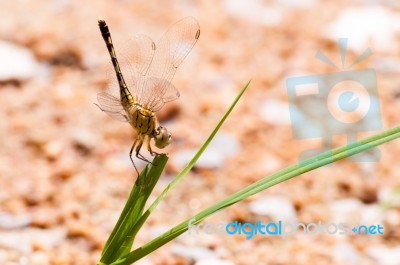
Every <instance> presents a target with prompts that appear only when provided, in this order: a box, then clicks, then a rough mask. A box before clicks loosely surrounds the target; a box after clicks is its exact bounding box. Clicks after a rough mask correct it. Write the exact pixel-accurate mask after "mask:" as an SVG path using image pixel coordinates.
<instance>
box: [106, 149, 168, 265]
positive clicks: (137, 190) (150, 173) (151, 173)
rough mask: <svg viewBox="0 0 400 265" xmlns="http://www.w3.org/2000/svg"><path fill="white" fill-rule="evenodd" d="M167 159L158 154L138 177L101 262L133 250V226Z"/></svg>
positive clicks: (110, 260) (113, 259) (109, 261)
mask: <svg viewBox="0 0 400 265" xmlns="http://www.w3.org/2000/svg"><path fill="white" fill-rule="evenodd" d="M167 160H168V157H167V156H166V155H164V154H162V155H158V156H156V157H155V158H154V160H153V165H151V164H148V165H147V166H146V167H145V168H144V170H143V171H142V172H141V174H140V175H139V177H138V178H137V180H136V182H135V184H134V185H133V187H132V191H131V193H130V195H129V198H128V201H127V203H126V204H125V207H124V209H123V210H122V213H121V215H120V217H119V219H118V222H117V224H116V225H115V227H114V229H113V231H112V233H111V235H110V237H109V238H108V240H107V243H106V245H105V247H104V249H103V252H102V256H101V259H100V262H101V263H103V264H110V263H111V262H113V261H115V260H117V259H118V258H119V257H121V256H123V255H125V254H127V253H129V251H130V250H131V247H132V244H133V240H134V236H132V231H133V227H134V226H135V224H136V223H137V221H138V220H139V218H140V217H141V216H142V213H143V211H144V207H145V204H146V201H147V199H148V198H149V196H150V194H151V192H152V191H153V188H154V186H155V185H156V183H157V181H158V179H159V178H160V175H161V173H162V171H163V169H164V167H165V165H166V163H167Z"/></svg>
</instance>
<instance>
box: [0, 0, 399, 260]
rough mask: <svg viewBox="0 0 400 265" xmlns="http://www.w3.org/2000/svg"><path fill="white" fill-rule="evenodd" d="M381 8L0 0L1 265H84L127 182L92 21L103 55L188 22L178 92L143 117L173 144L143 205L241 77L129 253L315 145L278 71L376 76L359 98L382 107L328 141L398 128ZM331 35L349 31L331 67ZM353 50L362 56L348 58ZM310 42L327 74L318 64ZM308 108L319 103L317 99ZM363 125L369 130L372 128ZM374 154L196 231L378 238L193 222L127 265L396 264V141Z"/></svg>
mask: <svg viewBox="0 0 400 265" xmlns="http://www.w3.org/2000/svg"><path fill="white" fill-rule="evenodd" d="M394 2H395V1H384V0H381V1H366V0H365V1H362V0H359V1H356V0H354V1H333V0H332V1H322V0H319V1H318V0H307V1H299V0H292V1H291V0H265V1H262V0H251V1H240V0H225V1H208V0H206V1H151V2H150V1H94V0H92V1H85V2H83V1H65V0H55V1H44V0H38V1H22V0H21V1H2V2H1V3H0V40H1V42H0V106H1V111H0V139H1V144H0V146H1V148H0V264H5V265H11V264H35V265H36V264H95V263H96V262H97V261H98V260H99V257H100V253H101V250H102V247H103V245H104V243H105V241H106V239H107V237H108V235H109V233H110V232H111V230H112V227H113V225H114V224H115V222H116V220H117V218H118V216H119V213H120V211H121V209H122V207H123V205H124V202H125V200H126V198H127V196H128V194H129V191H130V188H131V186H132V184H133V182H134V181H135V176H136V173H135V171H134V168H133V167H132V164H131V162H130V160H129V157H128V152H129V149H130V147H131V144H132V141H133V139H134V132H133V130H132V128H131V127H130V126H129V125H128V124H127V123H122V122H118V121H115V120H113V119H111V118H110V117H108V116H107V115H106V114H104V113H102V112H101V111H100V110H99V109H98V108H97V107H96V106H95V105H94V104H93V103H95V102H96V95H97V93H99V92H101V91H104V90H106V89H107V87H108V80H109V76H108V75H107V70H106V68H107V65H108V63H109V57H108V53H107V51H106V47H105V45H104V43H103V40H102V38H101V35H100V32H99V30H98V28H97V18H98V17H99V16H101V17H103V18H104V19H105V20H106V21H107V23H108V24H109V27H110V30H111V34H112V36H113V39H114V42H115V43H116V49H117V54H118V51H119V50H120V49H119V47H123V46H122V45H123V43H124V41H126V40H127V39H128V38H129V37H131V36H133V35H134V34H138V33H142V34H147V35H149V36H151V37H152V38H153V39H154V40H158V39H159V38H160V37H161V35H162V34H163V32H165V30H166V29H167V28H168V27H169V26H170V25H171V24H173V23H174V22H175V21H178V20H179V19H181V18H183V17H186V16H193V17H195V18H196V19H197V20H198V22H199V24H200V28H201V36H200V39H199V41H198V42H197V44H196V46H195V47H194V48H193V50H192V51H191V53H190V54H189V56H188V57H187V58H186V59H185V61H184V63H183V64H182V65H181V66H180V67H179V69H178V71H177V74H176V76H175V77H174V79H173V81H172V83H173V84H174V85H175V86H176V87H177V88H178V89H179V91H180V94H181V97H180V98H179V100H177V101H174V102H172V103H169V104H167V105H166V106H165V107H164V108H163V109H162V110H161V111H159V112H158V113H157V115H158V117H159V121H160V123H161V124H163V125H164V126H166V127H167V128H168V129H169V130H170V131H171V132H172V134H173V138H174V140H173V142H172V143H171V145H170V146H169V147H168V148H166V152H168V153H169V156H170V159H169V162H168V165H167V168H166V171H165V174H164V175H163V176H162V177H161V179H160V182H159V183H158V184H157V186H156V188H155V191H154V196H152V197H151V198H150V199H151V200H153V199H154V198H155V196H156V195H157V194H159V193H160V192H161V191H162V190H163V188H164V187H165V186H166V185H167V184H168V183H169V181H171V180H172V178H173V177H174V176H175V175H176V174H177V173H178V172H179V171H180V170H181V169H182V168H183V166H184V165H185V163H186V162H187V161H188V159H190V158H191V155H192V154H193V152H194V151H195V150H196V149H197V148H198V147H199V146H200V145H201V144H202V143H203V141H204V140H205V139H206V138H207V137H208V135H209V133H211V131H212V130H213V128H214V126H215V125H216V124H217V122H218V120H219V119H220V117H222V115H223V113H224V111H225V110H226V109H227V107H228V106H229V104H230V103H231V102H232V100H233V99H234V97H235V96H236V94H237V93H238V91H239V90H240V88H241V87H242V86H243V85H244V84H245V83H246V82H247V81H248V80H249V79H251V80H252V83H251V85H250V87H249V89H248V91H247V92H246V93H245V95H244V96H243V98H242V99H241V101H240V102H239V104H238V106H237V107H236V109H235V110H234V111H233V113H232V115H231V116H230V117H229V119H228V120H227V121H226V123H225V124H224V126H223V127H222V128H221V130H220V132H219V134H218V136H217V138H216V139H215V140H214V142H213V144H212V146H211V147H210V149H209V151H208V152H207V153H206V154H205V155H204V157H203V158H202V159H201V160H200V161H199V163H198V165H197V166H196V167H195V169H194V170H193V171H192V172H190V173H189V174H188V175H187V176H186V177H185V179H184V180H183V181H182V182H181V183H180V184H179V185H178V186H177V187H176V189H175V190H174V191H173V192H171V194H169V195H168V196H167V198H166V199H165V201H163V202H162V203H161V204H160V206H159V207H158V208H157V210H156V211H155V212H154V214H153V215H152V216H151V217H150V218H149V220H148V222H147V223H146V225H145V227H144V229H143V230H142V231H141V232H140V233H139V235H138V238H137V242H135V247H138V246H140V245H141V244H143V243H145V242H148V241H149V240H151V239H152V238H154V237H155V236H157V235H159V234H160V233H162V232H163V231H166V230H167V229H168V228H170V227H172V226H174V225H176V224H178V223H179V222H181V221H182V220H184V219H186V218H188V217H190V216H191V215H193V214H195V213H197V212H198V211H200V210H201V209H203V208H205V207H207V206H209V205H211V204H212V203H215V202H217V201H218V200H220V199H222V198H224V197H226V196H227V195H229V194H231V193H233V192H235V191H238V190H239V189H241V188H243V187H245V186H246V185H249V184H251V183H252V182H254V181H256V180H259V179H261V178H263V177H265V176H268V175H269V174H271V173H273V172H275V171H276V170H278V169H281V168H283V167H285V166H288V165H290V164H293V163H297V162H298V159H299V156H300V154H301V153H302V152H303V151H305V150H307V149H310V148H319V147H321V144H322V142H323V141H321V139H327V138H326V137H325V138H322V135H326V134H328V135H329V134H330V133H331V131H330V130H325V131H321V132H320V137H315V139H298V138H296V135H295V134H294V133H293V132H294V131H293V130H292V129H294V130H296V129H295V128H294V127H293V126H294V124H293V122H291V120H290V115H289V114H290V113H289V107H288V106H289V105H288V102H289V101H290V99H289V96H288V93H287V89H286V88H287V83H286V81H287V80H288V78H291V77H295V76H306V75H317V74H318V75H324V74H328V73H333V72H342V71H351V70H365V69H373V70H374V71H375V73H376V77H375V78H376V80H377V85H376V86H375V87H377V91H378V94H375V95H373V96H374V97H373V100H375V101H374V102H379V103H380V108H379V110H380V112H379V113H378V114H377V116H375V117H374V118H373V119H372V120H371V119H370V120H366V121H365V124H366V125H367V126H366V128H367V130H359V127H357V126H356V125H354V126H353V125H351V124H350V126H348V125H346V126H347V127H346V126H345V128H347V129H344V130H342V131H341V132H339V133H337V135H336V134H335V135H333V136H329V137H330V138H329V139H332V145H333V146H339V145H342V144H345V143H346V139H347V138H346V135H347V134H348V132H349V130H350V131H351V130H352V131H353V132H355V133H356V134H357V137H358V138H360V137H363V136H367V135H370V134H372V133H374V132H376V131H379V130H381V129H386V128H390V127H393V126H396V125H398V123H399V120H400V119H399V118H400V114H399V112H398V110H399V109H400V103H399V97H400V89H399V84H400V79H399V76H400V75H399V71H400V70H399V69H400V60H399V58H400V54H399V51H400V49H399V47H400V38H399V36H400V27H399V26H398V25H400V23H399V21H400V13H399V12H400V5H399V4H395V3H394ZM340 37H347V38H348V43H347V54H346V58H345V59H346V60H345V62H346V63H345V64H344V67H342V64H341V61H340V50H339V48H338V42H337V40H338V38H340ZM128 48H129V47H128ZM367 48H370V50H371V51H372V54H371V55H370V56H369V57H366V58H365V59H363V60H360V63H358V64H355V65H352V62H354V61H355V60H357V58H359V56H360V55H361V54H362V53H363V52H364V51H365V50H366V49H367ZM121 49H122V48H121ZM318 50H319V51H321V52H322V53H323V54H325V55H326V56H327V57H328V58H330V60H331V61H332V62H334V64H336V65H338V67H337V68H335V67H333V66H332V65H329V64H327V63H326V60H325V62H324V61H321V60H318V59H317V58H316V57H315V55H316V53H317V51H318ZM328 89H330V88H328ZM367 97H368V94H367ZM361 99H363V98H361ZM322 102H325V103H324V104H325V105H326V104H327V99H326V98H324V97H323V96H322ZM292 103H293V102H292ZM324 104H322V106H324ZM317 106H321V105H317ZM298 107H299V108H300V105H299V106H298ZM300 109H301V108H300ZM316 109H318V107H316V108H314V107H312V106H309V105H307V106H306V110H311V111H315V110H316ZM318 111H319V109H318V110H317V112H318ZM317 116H318V115H317ZM377 120H378V121H381V124H380V125H381V126H380V127H379V126H378V127H379V128H375V127H374V126H373V125H372V124H373V122H374V121H377ZM324 122H326V121H325V120H320V121H319V122H317V123H321V124H324ZM378 123H379V122H378ZM365 124H364V125H365ZM303 127H305V126H303ZM379 152H380V157H379V156H378V157H377V156H374V154H372V156H370V157H372V158H374V159H375V162H351V161H347V160H346V161H340V162H338V163H335V164H334V165H332V166H329V167H324V168H321V169H318V170H315V171H313V172H309V173H306V174H304V175H302V176H299V177H297V178H295V179H293V180H290V181H288V182H285V183H283V184H280V185H277V186H275V187H273V188H271V189H268V190H266V191H263V192H261V193H259V194H257V195H255V196H252V197H250V198H249V199H246V200H245V201H243V202H240V203H238V204H237V205H234V206H232V207H229V208H228V209H226V210H224V211H221V212H219V213H217V214H215V215H214V216H212V217H210V218H208V219H206V220H205V222H204V224H205V223H213V224H216V223H225V224H226V223H229V222H231V221H235V220H239V221H241V222H257V221H258V220H261V221H262V222H264V223H267V222H270V221H276V222H277V221H279V220H283V221H288V222H289V221H297V222H302V223H305V224H308V223H318V222H319V221H321V222H322V223H326V224H327V223H336V224H337V223H340V222H346V223H349V224H354V225H361V224H364V225H378V224H379V225H382V226H383V227H384V233H383V235H372V234H365V233H364V234H360V235H358V234H350V235H338V234H336V235H331V234H316V235H311V234H306V235H304V234H297V235H291V236H288V237H287V238H285V239H282V238H281V237H279V236H271V235H269V236H262V235H257V236H254V237H253V238H252V239H250V240H246V238H245V236H244V235H228V234H223V235H218V234H216V233H214V234H211V235H209V234H206V233H205V232H204V231H203V232H200V233H199V234H198V235H197V234H193V235H186V236H182V237H179V238H177V239H175V240H173V241H172V242H170V243H169V244H167V245H166V246H163V247H162V248H160V249H159V250H157V251H155V252H153V253H152V254H150V255H148V256H147V257H145V258H144V259H142V260H140V261H139V262H138V263H137V264H197V265H204V264H221V265H229V264H243V265H244V264H275V265H278V264H279V265H284V264H383V265H396V264H397V265H398V264H400V254H399V253H400V194H399V189H400V165H399V163H398V161H399V160H398V157H399V155H400V142H399V141H394V142H392V143H389V144H386V145H383V146H381V147H380V148H379ZM145 155H147V157H149V154H147V153H145ZM143 165H144V164H140V166H141V167H143Z"/></svg>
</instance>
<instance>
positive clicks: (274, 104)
mask: <svg viewBox="0 0 400 265" xmlns="http://www.w3.org/2000/svg"><path fill="white" fill-rule="evenodd" d="M260 115H261V117H262V118H263V119H264V120H265V121H267V122H269V123H272V124H275V125H288V124H290V115H289V106H288V104H287V103H285V102H282V101H279V100H276V99H269V100H267V101H266V102H264V104H263V105H262V106H261V110H260Z"/></svg>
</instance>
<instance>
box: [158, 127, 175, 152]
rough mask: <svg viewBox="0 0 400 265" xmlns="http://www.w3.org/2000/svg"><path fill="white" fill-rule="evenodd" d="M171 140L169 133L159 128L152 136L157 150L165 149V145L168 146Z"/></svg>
mask: <svg viewBox="0 0 400 265" xmlns="http://www.w3.org/2000/svg"><path fill="white" fill-rule="evenodd" d="M171 140H172V136H171V133H169V132H168V130H167V129H166V128H164V127H162V126H160V127H158V128H157V129H156V133H155V134H154V142H155V145H156V146H157V147H158V148H161V149H162V148H164V147H166V146H167V145H169V143H170V142H171Z"/></svg>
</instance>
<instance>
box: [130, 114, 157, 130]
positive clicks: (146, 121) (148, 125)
mask: <svg viewBox="0 0 400 265" xmlns="http://www.w3.org/2000/svg"><path fill="white" fill-rule="evenodd" d="M130 124H131V125H132V127H133V128H135V129H136V131H137V132H138V133H139V134H145V135H152V134H153V132H154V129H155V128H156V117H155V116H154V113H153V112H151V111H149V110H146V109H143V108H141V107H137V108H136V109H135V111H134V112H133V113H132V118H131V121H130Z"/></svg>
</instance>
